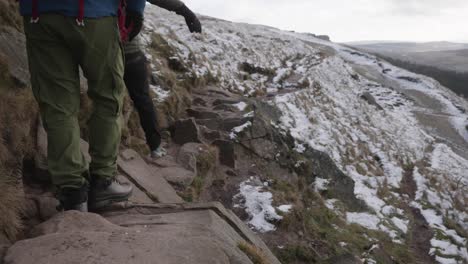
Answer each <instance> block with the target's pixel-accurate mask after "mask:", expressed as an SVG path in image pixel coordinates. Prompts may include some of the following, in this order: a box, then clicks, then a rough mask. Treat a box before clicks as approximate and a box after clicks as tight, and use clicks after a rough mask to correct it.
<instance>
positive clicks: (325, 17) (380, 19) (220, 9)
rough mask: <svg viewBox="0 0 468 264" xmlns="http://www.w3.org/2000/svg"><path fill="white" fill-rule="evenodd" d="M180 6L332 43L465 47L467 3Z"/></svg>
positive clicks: (328, 0) (415, 0)
mask: <svg viewBox="0 0 468 264" xmlns="http://www.w3.org/2000/svg"><path fill="white" fill-rule="evenodd" d="M185 3H186V4H187V5H188V6H189V7H191V8H192V9H193V10H194V11H195V12H197V13H200V14H204V15H209V16H213V17H218V18H223V19H226V20H231V21H236V22H248V23H255V24H264V25H270V26H274V27H278V28H281V29H287V30H295V31H300V32H310V33H315V34H326V35H329V36H330V37H331V38H332V40H333V41H337V42H344V41H356V40H408V41H438V40H448V41H458V42H467V43H468V0H234V1H229V0H185Z"/></svg>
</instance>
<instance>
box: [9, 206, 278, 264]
mask: <svg viewBox="0 0 468 264" xmlns="http://www.w3.org/2000/svg"><path fill="white" fill-rule="evenodd" d="M116 206H117V205H116ZM31 234H32V238H31V239H27V240H22V241H19V242H17V243H15V244H14V245H13V246H11V247H10V248H9V249H8V251H7V252H6V256H5V258H4V259H3V260H4V262H5V263H8V264H29V263H35V264H46V263H58V264H62V263H63V264H65V263H101V264H107V263H109V264H110V263H112V264H124V263H125V264H126V263H164V264H199V263H204V264H228V263H238V264H252V263H253V261H252V260H251V259H249V257H248V256H247V255H246V253H245V252H243V251H242V250H241V249H240V248H239V245H240V244H250V245H252V246H253V247H255V248H256V249H257V250H258V251H259V252H260V254H261V255H262V260H263V263H269V264H279V263H280V262H279V261H278V259H276V257H275V256H274V255H273V254H272V252H271V251H270V250H269V249H268V247H267V246H266V245H265V243H263V241H262V240H261V239H260V238H259V237H257V236H256V235H255V234H254V233H253V232H252V231H251V230H250V229H249V228H248V227H247V226H245V224H244V223H242V221H241V220H240V219H239V218H237V217H236V216H235V215H234V214H233V213H232V212H231V211H229V210H226V209H225V208H224V207H223V206H222V205H221V204H219V203H208V204H185V205H168V204H164V205H160V204H153V205H138V204H126V205H122V206H121V207H120V208H117V207H115V208H113V210H112V211H107V212H105V213H103V215H102V216H99V215H96V214H91V213H80V212H77V211H67V212H64V213H61V214H58V215H56V216H55V217H53V218H52V219H50V220H49V221H47V222H44V223H42V224H40V225H39V226H37V227H36V228H35V229H34V230H33V231H32V232H31ZM25 252H27V254H25Z"/></svg>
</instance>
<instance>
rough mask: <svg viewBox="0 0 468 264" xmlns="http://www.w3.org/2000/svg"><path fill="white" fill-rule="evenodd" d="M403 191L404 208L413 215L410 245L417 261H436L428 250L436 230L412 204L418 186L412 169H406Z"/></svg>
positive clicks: (421, 262)
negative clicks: (433, 229)
mask: <svg viewBox="0 0 468 264" xmlns="http://www.w3.org/2000/svg"><path fill="white" fill-rule="evenodd" d="M401 189H402V193H403V194H406V197H405V200H404V208H405V209H404V210H405V211H407V212H408V213H409V215H411V218H412V219H411V224H410V226H409V229H410V238H409V240H410V241H409V245H410V247H411V249H412V250H413V252H415V254H414V258H415V263H418V264H426V263H427V264H429V263H436V262H435V259H434V257H431V256H430V255H428V254H427V252H429V251H430V249H431V239H432V238H433V237H434V232H432V230H431V229H430V228H429V224H428V223H427V221H426V219H425V218H424V216H423V215H422V214H421V211H420V210H419V209H418V208H414V207H412V206H411V202H412V201H414V199H415V197H416V191H417V186H416V182H415V181H414V179H413V172H412V170H407V171H405V173H404V175H403V179H402V183H401Z"/></svg>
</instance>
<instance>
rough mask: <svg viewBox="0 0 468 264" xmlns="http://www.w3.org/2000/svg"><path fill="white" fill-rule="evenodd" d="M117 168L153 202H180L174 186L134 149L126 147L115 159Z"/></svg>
mask: <svg viewBox="0 0 468 264" xmlns="http://www.w3.org/2000/svg"><path fill="white" fill-rule="evenodd" d="M117 164H118V166H119V168H120V169H121V170H122V171H123V172H124V173H125V174H126V176H127V177H128V178H129V180H130V181H131V182H133V183H134V184H135V185H136V186H137V187H138V189H140V190H141V191H143V192H144V193H145V194H146V195H147V196H148V197H150V198H151V199H152V200H153V201H154V202H159V203H182V202H184V201H183V200H182V198H180V196H179V195H177V193H176V191H175V190H174V188H173V187H172V186H171V185H170V184H169V183H168V182H167V181H166V180H165V179H164V177H162V175H160V174H157V173H154V170H152V169H151V167H150V166H149V165H148V164H147V163H146V162H145V161H144V160H143V158H142V157H141V156H140V155H139V154H138V153H137V152H136V151H134V150H132V149H126V150H125V151H123V152H122V153H121V155H120V157H119V159H118V161H117Z"/></svg>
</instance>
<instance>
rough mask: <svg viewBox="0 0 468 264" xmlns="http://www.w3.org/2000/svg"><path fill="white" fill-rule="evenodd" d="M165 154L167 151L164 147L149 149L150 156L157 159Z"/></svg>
mask: <svg viewBox="0 0 468 264" xmlns="http://www.w3.org/2000/svg"><path fill="white" fill-rule="evenodd" d="M166 155H167V151H166V149H165V148H164V147H162V146H159V147H158V148H157V149H156V150H153V151H151V158H153V159H159V158H162V157H164V156H166Z"/></svg>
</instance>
